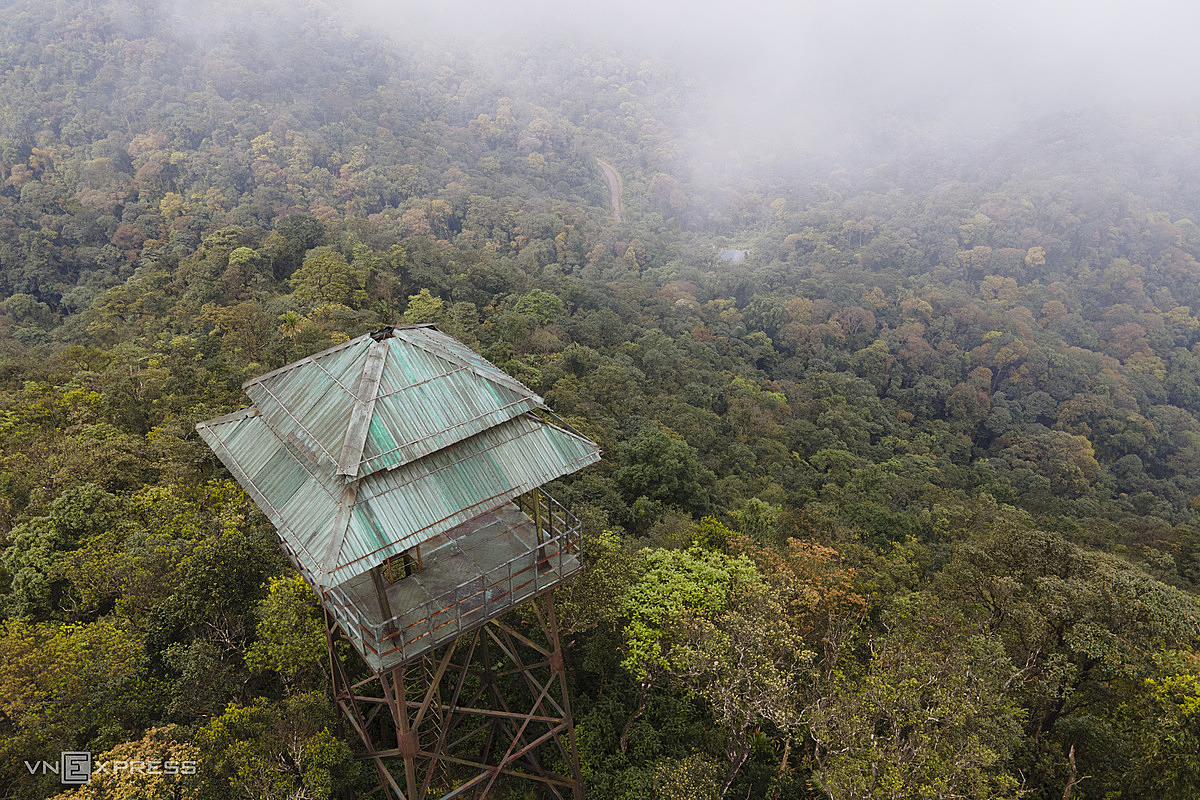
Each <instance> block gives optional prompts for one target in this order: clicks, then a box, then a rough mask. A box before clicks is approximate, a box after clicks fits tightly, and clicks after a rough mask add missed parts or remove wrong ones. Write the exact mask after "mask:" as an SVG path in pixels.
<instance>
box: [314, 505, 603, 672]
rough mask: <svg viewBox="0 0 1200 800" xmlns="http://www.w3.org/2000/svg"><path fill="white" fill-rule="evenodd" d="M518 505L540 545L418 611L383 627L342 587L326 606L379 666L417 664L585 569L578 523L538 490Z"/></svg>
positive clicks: (329, 594)
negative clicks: (418, 659) (414, 661)
mask: <svg viewBox="0 0 1200 800" xmlns="http://www.w3.org/2000/svg"><path fill="white" fill-rule="evenodd" d="M513 502H514V503H515V504H516V505H517V507H518V508H520V509H521V511H522V512H523V513H524V514H525V515H526V516H527V517H528V518H529V519H530V520H531V521H532V522H533V524H534V530H535V532H536V535H537V544H535V545H534V546H533V547H531V548H529V549H528V550H525V551H524V552H521V553H518V554H517V555H515V556H513V557H511V558H509V559H508V560H507V561H505V562H504V563H502V564H500V565H498V566H496V567H493V568H491V569H489V570H487V571H486V572H483V573H481V574H480V575H478V576H475V577H473V578H470V579H468V580H465V581H463V582H462V583H460V584H458V585H457V586H455V587H454V588H453V589H450V590H449V591H446V592H443V593H442V594H440V595H438V596H436V597H433V598H431V599H429V600H426V601H425V602H423V603H421V604H419V605H417V606H416V607H414V608H409V609H405V610H404V611H403V612H401V613H400V614H397V615H395V616H393V617H392V618H390V619H387V620H383V621H382V622H377V621H375V620H373V619H371V618H370V617H369V616H367V614H365V613H364V612H363V610H362V609H361V608H360V607H359V605H358V604H357V603H356V602H355V601H354V600H352V599H351V598H350V597H349V596H348V595H347V594H346V593H345V592H344V591H343V590H342V589H341V588H340V587H337V586H335V587H332V588H329V589H326V590H325V593H324V594H325V599H326V606H327V607H328V608H329V610H330V611H331V612H332V613H333V615H334V617H335V618H336V619H337V621H338V623H339V624H340V625H341V627H342V630H343V631H345V632H346V634H347V635H348V636H349V637H350V639H351V641H352V642H353V643H354V644H355V646H356V647H358V649H359V651H360V653H362V655H363V657H364V658H366V660H367V661H368V663H370V664H372V666H374V667H376V668H380V667H381V665H382V663H383V662H384V661H385V660H386V661H387V662H388V665H389V666H392V665H394V664H399V663H402V662H404V661H408V660H409V659H412V658H415V657H416V656H418V655H420V654H421V653H424V652H426V651H427V650H430V649H431V648H433V647H436V646H437V645H439V644H442V643H443V642H447V641H449V640H451V639H453V638H456V637H457V636H459V635H461V634H463V633H467V632H470V631H472V630H474V629H475V628H478V627H479V626H480V625H482V624H483V623H484V622H486V621H487V620H489V619H491V618H492V617H494V616H497V615H498V614H500V613H502V612H504V611H507V610H508V609H510V608H512V607H513V606H515V605H517V604H518V603H520V602H521V601H523V600H526V599H528V598H530V597H533V596H535V595H537V594H540V593H541V592H542V591H544V590H546V589H548V588H550V587H551V586H554V585H556V584H558V583H561V582H562V581H563V580H565V579H566V578H568V577H570V576H571V575H573V574H575V572H577V571H578V570H579V569H580V567H581V561H580V558H581V544H582V542H581V539H582V525H581V523H580V521H579V520H578V519H577V518H576V517H575V516H574V515H573V514H571V512H569V511H567V509H566V508H565V507H563V505H562V504H561V503H559V502H558V501H557V500H555V499H554V498H553V497H551V496H550V495H549V494H547V493H546V492H544V491H543V490H541V489H540V488H539V489H535V490H533V491H532V492H527V493H526V494H524V495H521V496H520V497H518V498H517V499H516V500H514V501H513ZM531 555H532V556H533V558H532V559H531V558H530V556H531ZM572 559H573V560H572ZM405 620H407V621H405Z"/></svg>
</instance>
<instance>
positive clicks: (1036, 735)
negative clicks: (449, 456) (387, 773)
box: [0, 0, 1200, 800]
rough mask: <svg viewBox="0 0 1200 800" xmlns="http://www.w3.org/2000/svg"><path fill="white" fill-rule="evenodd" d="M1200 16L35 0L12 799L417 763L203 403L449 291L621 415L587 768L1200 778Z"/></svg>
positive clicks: (4, 526)
mask: <svg viewBox="0 0 1200 800" xmlns="http://www.w3.org/2000/svg"><path fill="white" fill-rule="evenodd" d="M1198 15H1200V11H1197V10H1196V9H1195V8H1193V7H1191V6H1184V5H1182V4H1178V3H1168V2H1150V3H1139V4H1137V6H1136V7H1135V6H1134V5H1133V4H1132V3H1124V2H1122V3H1115V4H1107V5H1103V4H1102V5H1096V4H1087V3H1083V2H1073V1H1072V2H1060V3H1054V4H1051V5H1047V4H1044V3H1043V4H1035V3H1033V2H1017V3H1009V4H984V3H974V2H971V3H950V2H934V1H933V0H922V2H916V3H905V4H892V3H882V2H878V0H855V1H854V2H848V3H840V4H837V5H836V6H831V5H826V6H819V5H817V6H812V7H800V8H797V7H795V4H785V3H780V2H768V1H767V0H759V1H758V2H750V3H748V4H742V5H737V6H735V5H731V4H716V3H701V4H696V5H691V6H688V7H687V8H686V9H682V8H681V7H678V6H677V5H664V4H646V3H633V2H627V1H626V0H615V1H614V2H611V3H606V4H603V5H596V6H585V7H576V6H565V5H563V4H561V3H551V2H548V1H547V2H540V1H539V2H527V3H522V4H519V5H511V4H496V3H480V2H470V3H465V4H454V5H453V6H438V5H433V4H417V3H411V2H400V3H392V4H382V3H378V2H368V1H367V0H354V1H353V2H348V3H331V2H320V1H319V0H302V2H295V3H288V4H283V3H274V2H257V1H254V0H252V2H246V3H230V2H226V0H196V2H188V3H184V2H179V0H56V2H54V3H34V2H32V0H12V2H9V3H6V4H4V6H3V8H0V67H2V69H0V798H14V800H15V799H17V798H20V799H21V800H24V799H25V798H30V799H32V798H47V797H55V796H63V797H68V798H70V797H77V798H110V797H164V798H165V797H172V798H204V799H205V800H207V799H208V798H255V799H256V800H257V799H258V798H276V797H279V798H283V797H289V798H300V797H303V798H349V797H361V796H366V795H367V794H368V793H370V792H371V791H372V790H373V789H374V788H375V787H376V786H377V785H378V784H379V780H380V778H379V776H378V775H377V774H376V773H375V771H374V770H373V768H371V767H370V766H369V763H368V762H367V761H365V760H364V758H365V757H366V755H367V754H366V751H365V749H364V747H363V745H362V744H361V742H360V741H359V740H358V738H357V737H356V736H355V734H354V731H353V730H352V728H351V727H348V726H347V723H346V720H345V719H339V715H338V713H337V711H336V706H335V705H334V703H333V701H332V699H331V694H330V688H329V676H330V674H331V673H332V672H334V671H335V670H334V667H340V668H341V669H344V670H346V671H348V673H349V674H351V675H354V676H357V677H362V676H364V675H366V674H367V671H366V666H365V665H364V664H363V663H362V662H361V660H359V659H357V656H356V655H355V654H354V653H353V652H352V651H350V650H349V649H348V648H347V649H344V650H342V651H340V652H335V655H334V658H335V659H336V660H337V661H338V664H333V663H331V661H330V654H329V652H328V650H327V648H326V641H325V628H324V624H325V622H324V617H323V616H322V613H321V609H320V605H319V602H318V600H317V595H316V594H315V593H314V592H313V591H312V589H311V587H309V586H308V585H307V584H306V583H305V582H304V580H303V579H302V578H301V577H300V575H299V574H298V573H297V571H296V570H295V568H294V567H293V565H292V564H291V563H290V562H289V561H288V558H287V556H286V555H285V554H284V553H283V551H282V550H281V549H280V547H279V539H278V537H277V536H276V533H275V531H274V529H273V528H272V526H271V524H270V522H269V521H268V520H267V518H266V517H265V516H264V515H263V513H262V512H261V511H260V510H259V508H258V507H256V505H255V504H254V503H253V502H252V501H251V499H250V498H249V497H248V496H247V495H246V493H245V492H244V491H243V488H242V487H241V486H240V485H239V484H238V483H237V481H235V480H234V478H233V476H232V475H231V474H230V472H229V471H228V470H227V469H226V468H225V467H224V466H223V465H222V463H221V462H220V461H219V460H218V459H217V457H216V456H215V455H214V454H213V452H212V451H211V450H210V449H209V448H208V447H207V446H206V445H205V444H204V442H203V441H201V439H200V438H199V437H198V435H197V433H196V430H195V426H196V424H197V423H198V422H200V421H203V420H208V419H211V418H213V417H217V416H219V415H222V414H227V413H229V412H233V411H235V410H237V409H241V408H243V407H245V406H246V405H247V404H248V402H249V400H248V398H247V396H246V394H245V393H244V392H243V390H242V385H243V383H244V382H246V381H248V380H251V379H253V378H256V377H258V376H260V375H263V374H264V373H266V372H268V371H271V370H274V369H277V368H279V367H282V366H284V365H286V364H290V363H292V362H294V361H296V360H298V359H301V358H304V357H307V356H309V355H311V354H313V353H316V352H318V351H322V350H324V349H326V348H329V347H333V346H335V345H339V344H341V343H344V342H347V341H349V340H351V339H353V338H354V337H358V336H362V335H364V334H367V333H371V332H374V331H378V330H380V329H381V328H383V327H385V326H389V325H394V324H397V323H405V324H423V323H432V324H434V325H436V326H437V327H438V329H439V330H441V331H443V332H445V333H447V334H449V335H451V336H453V337H455V338H457V339H458V340H460V341H462V342H463V343H465V344H466V345H467V346H468V347H470V348H471V349H472V350H474V351H475V352H477V353H479V354H480V355H482V356H483V357H484V358H486V359H487V360H488V361H490V362H491V363H493V364H495V365H496V366H497V367H499V368H500V369H501V370H503V371H504V372H505V373H507V374H508V375H510V376H512V377H514V378H516V379H517V380H519V381H521V382H522V383H523V384H525V385H526V386H528V387H529V388H530V389H531V390H532V391H534V392H536V393H537V394H538V395H540V396H541V397H544V398H545V400H546V402H547V404H548V405H549V406H550V407H551V408H552V409H554V411H555V412H556V413H557V414H559V415H560V416H561V417H562V419H563V420H565V421H566V422H568V423H569V424H570V425H571V426H574V427H575V428H576V429H578V430H579V431H581V432H582V433H584V434H585V435H587V436H588V437H590V438H591V439H593V440H595V441H596V442H598V443H599V444H600V446H601V447H602V449H603V453H604V457H603V460H602V461H601V463H599V464H596V465H593V466H591V467H588V468H587V469H585V470H583V471H582V472H580V473H578V474H575V475H573V476H569V477H567V478H563V479H560V480H558V481H555V482H554V483H553V484H552V485H551V486H550V491H551V493H552V494H553V495H554V496H555V497H557V498H558V499H560V500H561V501H562V502H563V503H564V504H565V505H566V506H568V507H570V508H571V509H572V510H573V512H574V513H575V514H576V515H577V516H578V517H579V518H580V519H581V520H582V521H583V531H584V545H583V547H584V559H583V560H584V562H585V564H586V568H585V570H584V572H583V574H582V575H581V576H580V577H578V578H577V579H575V580H574V581H572V582H571V583H569V584H568V585H565V586H562V587H559V588H557V589H555V590H554V601H555V604H556V607H557V608H558V613H559V617H560V619H559V624H560V626H561V629H562V633H563V642H564V645H565V648H566V650H565V653H566V658H565V666H564V668H565V673H564V674H565V676H566V677H565V680H566V683H567V685H568V686H569V689H570V693H571V704H572V708H573V713H574V720H575V735H576V740H577V746H578V752H579V767H580V772H581V776H582V783H583V787H584V790H585V792H586V796H588V797H590V798H614V799H619V800H640V799H641V798H647V797H655V798H666V799H667V800H673V799H676V798H677V799H678V800H684V798H688V799H690V800H695V799H696V798H705V799H707V800H716V798H722V799H723V798H770V799H771V800H801V799H804V800H807V799H809V798H830V800H843V799H845V800H849V799H850V798H871V799H872V800H874V798H881V799H882V798H917V797H920V798H951V797H956V798H957V797H970V798H981V799H982V798H1054V800H1058V798H1064V800H1071V799H1072V798H1074V800H1081V799H1082V800H1089V799H1092V798H1096V799H1099V798H1104V799H1105V800H1117V799H1118V798H1164V799H1168V798H1169V799H1171V800H1174V799H1176V798H1178V799H1179V800H1185V799H1186V800H1190V799H1191V798H1194V797H1196V796H1200V710H1198V709H1200V605H1198V597H1200V516H1198V514H1200V227H1198V226H1197V223H1196V220H1198V219H1200V97H1198V96H1197V93H1198V90H1197V88H1196V86H1195V82H1194V80H1192V76H1194V75H1195V74H1196V73H1197V69H1198V68H1200V63H1198V62H1200V55H1197V50H1196V48H1195V47H1194V46H1192V43H1191V41H1190V37H1191V36H1192V33H1193V31H1194V30H1195V29H1196V27H1197V22H1200V20H1198V19H1197V16H1198ZM608 170H611V171H612V175H615V176H616V181H615V185H610V183H609V177H611V176H610V174H609V172H608ZM509 624H510V625H512V626H514V628H515V629H518V630H526V629H529V630H531V629H532V626H533V625H534V624H535V623H534V622H533V621H532V620H531V618H530V616H529V615H524V616H522V615H521V614H520V613H517V614H514V615H512V616H511V618H509ZM523 626H524V627H523ZM521 691H524V690H523V689H522V690H521ZM518 738H519V737H518ZM459 746H460V747H462V748H464V752H466V751H468V750H471V751H472V752H475V751H483V750H486V744H485V743H483V742H480V741H478V740H473V739H471V738H470V737H466V738H464V740H463V742H461V743H460V744H459ZM472 748H473V750H472ZM79 751H86V752H90V753H92V754H93V755H94V757H95V759H96V760H97V761H106V762H107V761H113V760H120V761H125V762H128V761H130V760H140V761H151V760H153V761H162V762H165V761H178V762H188V763H195V764H197V765H199V768H198V769H197V770H196V771H195V772H194V773H190V772H189V773H188V774H172V775H141V774H130V773H123V774H117V775H95V776H94V777H93V779H92V780H91V782H89V783H88V784H86V785H83V786H78V787H68V786H64V785H63V783H62V782H61V781H60V780H59V779H58V776H56V775H55V774H53V773H49V772H47V771H45V770H42V771H40V772H39V771H38V770H37V769H36V765H37V764H40V763H41V762H42V761H46V762H52V761H54V760H55V759H57V758H58V757H59V754H60V753H62V752H79ZM473 757H474V756H473ZM547 758H548V759H549V760H548V761H547V762H546V763H547V765H548V766H549V767H550V768H552V769H555V770H559V771H560V772H562V773H563V774H566V773H567V771H569V770H568V767H569V765H567V764H565V763H559V762H565V760H566V759H565V754H555V753H551V754H550V755H549V756H547ZM30 764H33V765H34V768H32V769H31V768H30V766H29V765H30ZM461 780H462V776H461V775H458V774H456V773H454V772H453V770H450V771H447V772H446V773H445V774H439V776H438V778H437V781H435V782H434V785H433V786H432V787H431V789H430V794H431V795H432V796H441V795H442V794H444V793H445V792H448V791H451V790H452V789H453V788H454V786H455V785H458V782H460V781H461ZM538 791H541V787H540V786H537V785H535V784H532V783H531V782H529V781H523V780H522V779H521V777H520V775H519V774H518V775H513V774H505V775H502V776H498V780H497V782H496V783H495V784H494V786H493V787H492V791H491V794H489V796H490V797H494V798H518V797H520V798H524V797H531V796H542V795H538V794H537V792H538ZM545 796H548V797H550V796H554V794H553V793H550V794H546V795H545Z"/></svg>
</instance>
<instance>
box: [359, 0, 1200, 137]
mask: <svg viewBox="0 0 1200 800" xmlns="http://www.w3.org/2000/svg"><path fill="white" fill-rule="evenodd" d="M355 2H357V3H358V7H359V9H360V13H361V14H363V16H364V19H366V20H369V21H370V23H371V25H372V27H374V28H376V29H378V28H380V27H391V28H393V29H394V30H396V31H398V32H400V35H401V36H402V37H403V38H408V37H414V38H418V37H419V38H422V39H434V40H445V41H446V42H447V44H450V43H452V42H457V43H463V42H473V41H475V42H484V41H486V42H487V43H489V44H492V45H495V44H499V45H501V46H504V45H511V46H514V47H518V46H522V47H527V46H528V45H529V44H530V42H536V41H538V40H539V39H540V38H542V37H547V36H549V37H555V38H558V39H562V38H564V37H570V38H575V39H578V40H581V41H583V42H586V43H588V44H591V45H593V46H599V47H610V48H613V49H614V50H620V51H622V52H632V53H634V54H635V55H639V56H654V57H658V58H661V59H663V60H664V61H667V62H669V63H673V64H675V65H677V66H679V67H680V68H681V69H682V71H683V72H684V73H686V74H688V75H690V76H692V77H694V78H695V79H696V81H697V83H698V85H699V86H701V87H704V88H705V89H706V90H707V91H708V92H709V95H708V96H709V97H711V98H713V99H712V100H711V101H710V104H711V105H712V106H713V107H714V109H720V112H719V113H718V114H716V115H714V119H713V129H714V133H716V132H717V129H718V128H720V127H721V126H722V125H724V124H728V120H729V115H728V113H727V112H728V110H729V109H731V108H736V109H737V110H738V113H737V114H736V118H737V120H738V124H737V126H736V127H737V128H738V130H739V131H740V134H739V135H740V136H742V137H743V139H744V138H745V137H747V136H748V135H750V132H758V135H759V136H763V135H765V132H766V131H770V132H771V134H772V135H773V136H777V135H778V133H779V131H780V129H785V128H786V129H794V130H807V131H810V132H814V135H816V132H820V135H821V136H826V137H828V136H840V135H844V132H846V131H861V130H863V129H865V128H871V127H877V128H884V129H886V128H888V127H889V126H895V127H896V128H897V129H902V128H904V127H905V126H908V127H909V128H910V129H911V128H914V127H915V128H920V129H922V130H924V129H938V130H941V131H943V132H944V131H964V132H966V131H970V132H980V131H986V130H989V129H997V128H1003V127H1005V126H1006V125H1008V124H1010V123H1012V122H1013V121H1014V120H1017V119H1021V118H1025V117H1028V116H1031V115H1041V114H1045V113H1052V112H1054V111H1059V110H1067V109H1072V108H1079V107H1089V106H1094V105H1097V104H1100V103H1125V102H1136V101H1142V100H1146V99H1151V100H1167V101H1170V102H1176V103H1180V104H1181V105H1182V104H1192V103H1193V102H1194V101H1195V100H1196V98H1197V96H1198V95H1200V87H1198V85H1197V84H1196V81H1195V76H1196V75H1197V74H1198V72H1200V47H1197V46H1196V43H1195V42H1194V39H1195V35H1196V31H1197V30H1198V29H1200V4H1197V3H1187V2H1179V1H1178V0H1138V1H1137V2H1132V1H1131V0H1116V1H1115V2H1114V1H1112V0H1089V1H1088V2H1084V0H1040V1H1036V2H1035V1H1034V0H1015V1H1013V2H1006V1H1005V0H989V1H988V2H982V1H981V0H891V1H889V0H815V1H813V0H810V1H808V2H804V1H803V0H801V1H800V2H779V1H778V0H743V1H742V2H737V3H735V2H733V0H723V1H722V2H712V0H699V1H698V2H662V0H657V1H656V0H610V1H609V2H604V3H595V4H579V3H568V2H563V0H521V2H515V3H510V2H483V0H458V2H452V3H445V4H432V3H428V2H427V0H423V1H422V2H416V1H415V0H401V1H400V2H392V3H387V4H383V5H381V4H380V3H379V0H355Z"/></svg>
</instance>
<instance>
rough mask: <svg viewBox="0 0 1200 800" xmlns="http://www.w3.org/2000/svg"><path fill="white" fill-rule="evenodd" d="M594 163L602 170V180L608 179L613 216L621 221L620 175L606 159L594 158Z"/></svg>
mask: <svg viewBox="0 0 1200 800" xmlns="http://www.w3.org/2000/svg"><path fill="white" fill-rule="evenodd" d="M596 163H597V164H599V165H600V169H602V170H603V171H604V180H606V181H608V197H609V201H610V202H611V203H612V210H613V218H614V219H615V220H616V221H617V222H620V221H621V176H620V175H618V174H617V171H616V170H615V169H613V168H612V165H611V164H609V163H608V162H607V161H601V160H600V159H598V158H597V159H596Z"/></svg>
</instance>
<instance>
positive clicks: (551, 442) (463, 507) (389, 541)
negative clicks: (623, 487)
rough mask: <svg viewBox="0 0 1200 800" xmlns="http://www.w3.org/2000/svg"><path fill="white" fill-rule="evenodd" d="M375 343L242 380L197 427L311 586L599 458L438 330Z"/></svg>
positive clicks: (338, 578)
mask: <svg viewBox="0 0 1200 800" xmlns="http://www.w3.org/2000/svg"><path fill="white" fill-rule="evenodd" d="M377 339H378V340H376V339H373V338H372V337H369V336H365V337H361V338H359V339H355V340H352V341H351V342H347V343H346V344H344V345H339V346H338V347H335V348H331V349H330V350H327V351H324V352H323V353H318V354H317V355H315V356H311V357H309V358H307V359H304V360H302V361H299V362H296V364H293V365H289V366H288V367H284V368H283V369H280V370H276V371H275V372H272V373H269V374H268V375H264V376H262V377H260V378H257V379H255V380H253V381H249V382H247V384H246V388H247V392H248V393H249V394H250V395H251V397H252V398H254V399H255V401H256V405H255V406H251V407H250V408H249V409H246V410H244V411H241V412H236V413H234V414H229V415H226V416H224V417H220V418H217V419H214V420H209V421H207V422H203V423H200V424H199V425H198V426H197V429H198V430H199V432H200V435H201V436H202V437H203V438H204V440H205V442H207V443H208V445H209V446H210V447H212V449H213V451H214V452H215V453H216V454H217V455H218V457H220V459H221V460H222V462H224V463H225V465H226V466H227V467H229V469H230V471H231V472H232V473H233V474H234V476H235V477H236V478H237V480H238V482H239V483H241V484H242V486H243V487H244V488H245V489H246V490H247V491H248V492H249V493H250V494H251V496H252V497H253V498H254V500H255V502H256V503H257V504H258V505H259V507H260V508H262V510H263V511H264V513H266V514H267V516H268V517H269V518H270V519H271V522H272V523H273V524H274V525H275V526H276V528H277V529H278V530H279V532H280V534H281V535H282V536H283V537H284V538H285V539H286V540H287V542H288V544H289V545H290V546H291V547H292V549H293V550H294V551H295V553H296V554H297V559H298V560H299V561H300V562H301V568H302V569H303V570H304V571H305V572H306V573H308V576H309V578H310V579H311V580H312V581H313V583H314V584H315V585H335V584H338V583H342V582H344V581H346V580H349V579H350V578H352V577H354V576H356V575H359V574H362V573H364V572H366V571H367V570H369V569H370V568H371V567H373V566H375V565H376V564H378V563H380V562H381V561H382V560H383V559H385V558H387V557H388V556H391V555H396V554H398V553H401V552H403V551H404V550H407V549H409V548H411V547H413V546H415V545H417V544H420V543H421V542H423V541H426V540H428V539H430V538H432V537H434V536H436V535H438V534H439V533H441V532H443V531H446V530H448V529H450V528H452V527H454V526H455V525H458V524H460V523H462V522H464V521H466V520H469V519H471V518H473V517H475V516H478V515H479V514H481V513H483V512H484V511H487V510H488V509H490V508H494V507H495V506H497V505H500V504H502V503H504V502H506V501H507V500H509V499H511V498H513V497H516V496H517V495H519V494H521V493H523V492H526V491H529V490H530V489H533V488H535V487H537V486H540V485H542V484H544V483H546V482H547V481H550V480H553V479H554V478H557V477H559V476H561V475H565V474H568V473H570V472H574V471H575V470H577V469H580V468H581V467H584V466H586V465H588V464H591V463H593V462H595V461H598V460H599V458H600V451H599V448H598V447H597V446H596V445H595V443H593V442H591V441H589V440H588V439H586V438H584V437H582V436H580V435H578V434H577V433H574V432H572V431H569V430H566V429H563V428H559V427H557V426H555V425H552V424H550V423H549V422H547V421H545V420H544V419H542V418H540V417H538V416H535V415H533V414H531V413H527V412H529V411H530V410H531V409H534V408H537V407H540V406H542V403H541V398H539V397H537V395H535V394H533V393H532V392H530V391H529V390H528V389H527V388H525V387H524V386H522V385H521V384H520V383H519V382H517V381H515V380H513V379H512V378H511V377H509V376H508V375H505V374H504V373H502V372H500V371H499V370H497V369H496V368H495V367H494V366H492V365H491V364H489V363H488V362H487V361H485V360H484V359H482V358H480V357H479V356H478V355H476V354H474V353H473V352H471V351H470V350H469V349H468V348H466V347H465V346H464V345H462V344H460V343H458V342H455V341H454V340H453V339H451V338H450V337H447V336H445V335H444V334H442V333H440V332H438V331H436V330H434V329H432V328H412V329H396V330H394V331H392V332H391V336H388V337H386V338H383V337H377ZM367 420H369V424H368V423H367V422H366V421H367ZM347 453H349V454H350V456H349V457H347Z"/></svg>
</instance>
